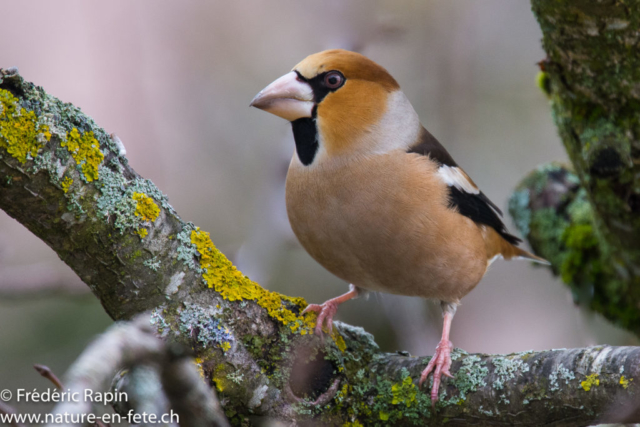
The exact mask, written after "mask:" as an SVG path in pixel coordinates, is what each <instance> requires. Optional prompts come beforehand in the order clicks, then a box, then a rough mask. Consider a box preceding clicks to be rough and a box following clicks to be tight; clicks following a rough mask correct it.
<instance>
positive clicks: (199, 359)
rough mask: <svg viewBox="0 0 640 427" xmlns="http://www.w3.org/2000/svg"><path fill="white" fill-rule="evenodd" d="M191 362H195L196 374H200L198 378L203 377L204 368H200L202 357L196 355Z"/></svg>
mask: <svg viewBox="0 0 640 427" xmlns="http://www.w3.org/2000/svg"><path fill="white" fill-rule="evenodd" d="M193 363H195V365H196V370H197V371H198V374H200V378H204V370H203V369H202V358H200V357H196V358H195V359H194V360H193Z"/></svg>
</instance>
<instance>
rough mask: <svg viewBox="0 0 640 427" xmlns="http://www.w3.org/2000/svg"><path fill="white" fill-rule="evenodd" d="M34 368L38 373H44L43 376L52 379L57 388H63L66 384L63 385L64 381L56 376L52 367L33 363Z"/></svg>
mask: <svg viewBox="0 0 640 427" xmlns="http://www.w3.org/2000/svg"><path fill="white" fill-rule="evenodd" d="M33 368H34V369H35V370H36V371H38V373H39V374H40V375H42V376H43V377H45V378H46V379H48V380H49V381H51V382H52V383H53V385H55V386H56V388H57V389H58V390H63V389H64V386H63V385H62V383H61V382H60V380H59V379H58V377H57V376H56V374H54V373H53V372H52V371H51V369H49V367H48V366H44V365H37V364H36V365H33Z"/></svg>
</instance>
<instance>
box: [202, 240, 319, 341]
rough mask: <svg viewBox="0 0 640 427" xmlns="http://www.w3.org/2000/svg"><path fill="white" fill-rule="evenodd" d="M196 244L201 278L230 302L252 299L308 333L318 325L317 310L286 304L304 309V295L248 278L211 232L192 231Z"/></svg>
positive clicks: (277, 317)
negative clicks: (283, 292)
mask: <svg viewBox="0 0 640 427" xmlns="http://www.w3.org/2000/svg"><path fill="white" fill-rule="evenodd" d="M191 243H193V244H194V245H195V246H196V248H197V250H198V253H199V254H200V267H202V269H203V270H204V272H203V273H202V277H203V278H204V280H205V282H206V283H207V285H208V286H209V287H210V288H213V289H215V291H216V292H219V293H220V295H222V297H223V298H224V299H226V300H229V301H240V300H251V301H256V302H257V303H258V305H259V306H261V307H264V308H265V309H267V312H268V313H269V316H271V317H272V318H274V319H277V320H279V321H280V322H282V323H283V324H284V325H286V326H288V327H289V328H290V329H291V330H292V331H293V332H296V331H299V332H300V333H308V332H310V331H311V330H312V328H313V327H314V326H315V320H316V317H317V315H316V313H307V314H305V315H304V316H303V315H299V314H297V313H295V312H294V311H292V310H291V309H289V308H287V307H286V306H285V303H289V304H291V305H293V306H294V307H297V310H296V311H298V312H302V310H304V308H305V307H306V306H307V303H306V301H305V300H304V299H303V298H292V297H288V296H285V295H281V294H279V293H277V292H271V291H268V290H266V289H264V288H262V287H261V286H260V285H258V284H257V283H255V282H253V281H251V280H249V278H248V277H246V276H244V275H243V274H242V273H241V272H240V271H238V270H237V269H236V267H235V266H234V265H233V264H231V261H229V260H228V259H227V257H226V256H224V254H222V252H220V251H218V249H217V248H216V247H215V245H214V244H213V242H212V241H211V238H210V237H209V233H207V232H205V231H200V229H199V228H197V229H196V230H193V231H192V232H191Z"/></svg>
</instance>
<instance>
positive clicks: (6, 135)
mask: <svg viewBox="0 0 640 427" xmlns="http://www.w3.org/2000/svg"><path fill="white" fill-rule="evenodd" d="M50 139H51V132H50V131H49V126H47V125H46V124H44V123H41V122H40V118H39V117H38V116H36V113H35V112H33V111H28V110H26V109H25V108H21V107H20V105H19V103H18V99H17V98H16V97H14V96H13V95H12V94H11V92H9V91H8V90H5V89H0V148H4V149H5V150H6V151H7V153H9V155H11V156H12V157H14V158H16V159H17V160H18V161H19V162H20V163H23V164H24V163H26V161H27V160H31V159H33V158H35V157H36V156H37V155H38V152H39V151H40V149H41V148H42V147H43V146H44V145H45V144H46V143H47V142H48V141H49V140H50Z"/></svg>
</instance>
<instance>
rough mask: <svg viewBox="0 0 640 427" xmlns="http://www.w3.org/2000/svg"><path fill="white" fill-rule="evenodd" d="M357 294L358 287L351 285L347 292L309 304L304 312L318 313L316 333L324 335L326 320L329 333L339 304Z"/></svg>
mask: <svg viewBox="0 0 640 427" xmlns="http://www.w3.org/2000/svg"><path fill="white" fill-rule="evenodd" d="M357 296H358V288H356V287H355V286H353V285H350V287H349V292H347V293H346V294H343V295H340V296H339V297H336V298H332V299H330V300H328V301H326V302H325V303H323V304H309V305H308V306H307V308H305V309H304V311H303V312H302V314H304V313H306V312H308V311H315V312H316V313H318V320H317V321H316V335H320V336H322V326H323V324H324V323H325V322H326V324H327V329H329V333H331V332H332V331H333V316H335V314H336V311H338V306H339V305H340V304H342V303H343V302H345V301H348V300H350V299H352V298H355V297H357Z"/></svg>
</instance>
